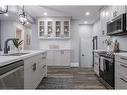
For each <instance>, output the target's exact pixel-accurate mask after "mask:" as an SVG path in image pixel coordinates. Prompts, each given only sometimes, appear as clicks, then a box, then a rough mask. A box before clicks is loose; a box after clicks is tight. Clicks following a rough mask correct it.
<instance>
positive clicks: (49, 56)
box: [46, 50, 55, 66]
mask: <svg viewBox="0 0 127 95" xmlns="http://www.w3.org/2000/svg"><path fill="white" fill-rule="evenodd" d="M54 57H55V56H54V51H52V50H49V51H47V58H46V61H47V66H53V64H54Z"/></svg>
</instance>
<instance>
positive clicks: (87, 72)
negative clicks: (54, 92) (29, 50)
mask: <svg viewBox="0 0 127 95" xmlns="http://www.w3.org/2000/svg"><path fill="white" fill-rule="evenodd" d="M37 89H106V88H105V87H104V85H103V84H102V83H101V82H100V81H99V80H98V77H97V76H96V75H95V73H94V71H93V69H89V68H56V67H53V68H51V67H48V76H47V77H46V78H44V79H43V80H42V81H41V83H40V85H39V86H38V88H37Z"/></svg>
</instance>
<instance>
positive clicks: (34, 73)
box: [24, 53, 47, 89]
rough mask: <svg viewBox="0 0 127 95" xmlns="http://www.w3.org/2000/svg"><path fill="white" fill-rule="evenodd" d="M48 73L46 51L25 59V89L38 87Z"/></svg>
mask: <svg viewBox="0 0 127 95" xmlns="http://www.w3.org/2000/svg"><path fill="white" fill-rule="evenodd" d="M46 75H47V65H46V53H43V54H40V55H36V56H33V57H31V58H28V59H26V60H24V89H34V88H36V87H37V86H38V85H39V83H40V82H41V80H42V79H43V78H44V77H45V76H46Z"/></svg>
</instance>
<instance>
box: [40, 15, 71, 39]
mask: <svg viewBox="0 0 127 95" xmlns="http://www.w3.org/2000/svg"><path fill="white" fill-rule="evenodd" d="M38 37H39V39H70V17H63V18H62V17H40V18H38Z"/></svg>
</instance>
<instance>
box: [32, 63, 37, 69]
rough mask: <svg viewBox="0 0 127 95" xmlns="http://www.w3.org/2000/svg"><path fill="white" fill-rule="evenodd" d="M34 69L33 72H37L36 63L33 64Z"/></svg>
mask: <svg viewBox="0 0 127 95" xmlns="http://www.w3.org/2000/svg"><path fill="white" fill-rule="evenodd" d="M32 69H33V71H36V63H34V64H33V66H32Z"/></svg>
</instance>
